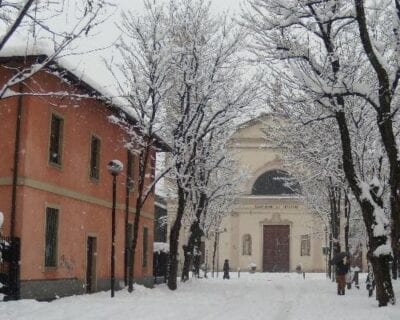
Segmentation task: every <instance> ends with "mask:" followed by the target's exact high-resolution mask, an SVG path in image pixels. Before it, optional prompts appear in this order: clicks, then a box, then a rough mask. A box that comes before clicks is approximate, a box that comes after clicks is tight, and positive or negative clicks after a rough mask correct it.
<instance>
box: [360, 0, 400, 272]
mask: <svg viewBox="0 0 400 320" xmlns="http://www.w3.org/2000/svg"><path fill="white" fill-rule="evenodd" d="M354 3H355V9H356V13H357V15H356V20H357V24H358V28H359V33H360V39H361V43H362V45H363V48H364V51H365V53H366V54H367V57H368V59H369V61H370V63H371V66H372V67H373V69H374V71H375V74H376V77H377V80H378V83H379V86H378V88H379V89H378V95H379V107H378V108H376V111H377V121H376V123H377V125H378V127H379V132H380V134H381V138H382V143H383V145H384V147H385V151H386V154H387V156H388V160H389V169H390V176H389V184H390V193H391V199H390V209H391V220H392V221H391V240H392V241H391V242H392V250H393V256H394V259H393V269H392V271H393V278H394V279H396V278H397V276H398V275H397V272H398V267H397V263H398V260H399V255H400V243H399V241H400V162H399V161H398V159H399V156H398V155H399V151H398V145H397V141H396V136H395V133H394V130H393V112H394V111H395V110H392V101H393V93H392V84H391V82H390V78H389V74H388V73H389V72H390V70H388V69H386V68H387V67H386V65H384V64H382V62H381V60H380V59H379V58H378V56H377V55H376V53H375V50H374V47H373V45H372V41H371V39H370V36H369V33H368V26H367V21H366V15H365V9H364V0H355V1H354ZM397 4H398V2H396V5H397ZM397 10H399V8H398V7H397ZM398 14H399V13H398Z"/></svg>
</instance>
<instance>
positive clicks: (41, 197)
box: [0, 72, 154, 281]
mask: <svg viewBox="0 0 400 320" xmlns="http://www.w3.org/2000/svg"><path fill="white" fill-rule="evenodd" d="M35 80H36V81H37V82H38V83H40V85H41V87H42V89H44V90H45V91H67V90H70V87H69V85H68V84H66V83H63V82H60V80H59V79H58V78H56V77H54V76H50V75H48V74H45V73H44V72H41V73H40V74H38V75H36V76H35ZM30 86H31V87H33V88H34V87H35V84H34V83H33V82H31V83H30ZM16 100H17V99H5V100H3V101H0V128H1V130H0V211H3V212H4V214H5V226H4V228H3V233H5V234H8V233H9V218H10V217H9V212H10V207H11V186H10V185H4V184H5V183H4V181H6V180H7V179H8V180H10V179H11V177H12V168H13V153H14V141H15V121H16V120H15V119H16ZM56 105H63V106H61V107H60V106H56ZM77 105H79V106H78V107H77ZM52 112H54V113H56V114H57V115H59V116H61V117H62V118H63V119H64V129H63V134H64V138H63V155H62V166H61V168H58V167H55V166H54V165H51V164H49V162H48V157H49V155H48V148H49V136H50V118H51V113H52ZM109 115H111V112H110V111H109V110H108V109H106V107H105V106H104V105H103V104H101V103H100V102H98V101H96V100H94V99H83V100H80V101H73V100H71V99H67V98H66V99H64V100H62V101H60V100H59V99H58V98H49V97H37V96H27V97H24V98H23V116H22V127H21V147H20V166H19V172H18V176H19V178H22V179H25V180H24V181H25V182H24V183H23V185H20V186H18V188H17V189H18V192H17V218H16V221H17V224H16V235H17V236H21V238H22V239H21V280H32V279H34V280H39V279H60V278H64V279H65V278H79V279H82V280H83V281H84V278H85V277H86V239H87V236H88V235H91V236H93V235H94V236H96V237H97V277H98V278H108V277H109V274H110V251H111V207H110V206H111V202H112V189H111V188H112V177H111V175H110V174H109V173H108V172H107V169H106V166H107V163H108V162H109V161H110V160H112V159H119V160H120V161H122V162H123V163H124V165H125V164H126V163H127V150H126V149H125V148H124V143H125V141H126V139H127V136H126V135H125V133H124V132H123V131H122V130H121V129H120V128H119V127H118V126H116V125H112V124H111V123H110V122H109V121H108V119H107V116H109ZM91 134H94V135H96V136H97V137H98V138H100V140H101V151H100V179H99V180H98V181H93V180H91V178H90V177H89V159H90V138H91ZM136 165H137V163H136ZM137 169H138V168H137V166H136V168H135V176H136V177H137V175H138V173H137ZM1 179H2V180H1ZM1 181H3V184H2V183H1ZM125 181H126V168H124V172H123V173H121V175H120V176H118V177H117V208H119V209H118V210H117V225H116V278H119V279H121V278H122V277H123V274H124V270H123V266H124V238H125V234H124V233H125V226H124V221H125V209H124V203H125V196H126V189H125ZM20 184H21V183H20ZM43 185H44V187H43ZM43 188H44V189H46V190H41V189H43ZM60 192H62V193H64V192H67V193H69V194H71V193H72V196H65V195H60V194H57V193H60ZM76 197H84V198H87V197H89V198H90V199H92V200H93V199H94V200H95V201H97V200H100V201H101V203H100V204H94V203H90V202H86V201H82V199H80V200H79V199H76ZM135 197H136V193H135V192H133V193H131V196H130V205H131V207H134V205H135ZM153 201H154V199H153V196H150V197H149V199H148V200H147V202H146V204H145V207H144V209H143V211H144V212H145V215H146V216H145V217H141V225H140V226H139V238H138V240H139V241H138V245H137V255H136V263H135V276H136V277H146V276H151V275H152V243H153V223H154V220H153V218H154V205H153V203H154V202H153ZM47 204H48V205H50V206H55V207H58V208H59V209H60V216H59V228H58V230H59V234H58V267H57V268H56V269H55V270H45V268H44V247H45V230H44V229H45V208H46V205H47ZM133 218H134V217H133V214H130V217H129V221H133ZM144 226H147V227H148V231H149V233H148V235H149V239H148V243H149V248H148V266H147V268H146V269H143V268H142V230H143V227H144Z"/></svg>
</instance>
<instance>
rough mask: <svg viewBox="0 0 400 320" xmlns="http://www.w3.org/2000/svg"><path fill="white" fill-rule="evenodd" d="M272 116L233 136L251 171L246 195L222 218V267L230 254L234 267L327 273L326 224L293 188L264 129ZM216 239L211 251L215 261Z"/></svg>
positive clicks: (241, 160)
mask: <svg viewBox="0 0 400 320" xmlns="http://www.w3.org/2000/svg"><path fill="white" fill-rule="evenodd" d="M268 121H273V120H272V119H271V118H270V117H269V116H268V115H267V116H263V117H261V118H258V119H255V120H252V121H250V122H248V123H246V124H244V125H242V126H241V127H240V128H239V129H238V130H237V132H236V133H235V134H234V135H233V137H232V138H231V140H230V148H231V150H232V151H233V153H234V155H235V157H236V159H237V160H238V162H239V164H240V166H241V167H242V168H243V169H245V170H247V171H248V172H249V179H248V180H247V181H246V183H245V186H244V190H245V191H244V194H243V195H242V196H240V197H239V198H238V199H237V200H236V205H235V208H234V210H233V211H232V212H229V213H227V216H226V217H225V218H224V220H223V222H222V226H221V228H220V232H219V235H218V237H216V240H217V246H216V247H217V252H216V259H217V262H216V263H217V264H218V268H219V269H221V268H222V264H223V261H224V260H225V259H229V263H230V267H231V271H236V270H238V269H240V270H248V269H249V266H253V268H255V269H256V271H260V272H292V271H296V269H297V270H299V269H301V271H305V272H323V271H325V270H326V265H327V260H326V256H324V255H323V252H322V251H323V250H322V247H323V246H325V245H326V243H325V241H326V240H325V239H326V238H325V236H326V235H325V232H324V226H323V224H322V221H321V220H320V218H319V217H318V216H317V215H315V214H313V213H312V212H310V210H309V209H308V208H307V207H306V206H305V205H304V203H303V201H302V199H301V197H300V196H298V194H296V192H295V189H296V188H297V186H296V184H295V183H294V184H292V185H291V186H290V187H289V186H287V184H286V183H285V178H288V177H290V173H289V172H287V169H286V168H284V167H283V162H282V159H281V155H280V150H279V149H278V148H276V147H275V146H274V143H273V141H269V140H268V134H266V133H265V132H264V130H263V127H264V126H265V122H268ZM214 241H215V240H214V239H212V240H211V241H209V243H207V246H206V247H207V250H206V256H207V259H208V265H209V266H212V256H213V254H212V253H213V246H214Z"/></svg>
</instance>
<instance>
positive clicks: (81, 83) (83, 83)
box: [0, 50, 170, 151]
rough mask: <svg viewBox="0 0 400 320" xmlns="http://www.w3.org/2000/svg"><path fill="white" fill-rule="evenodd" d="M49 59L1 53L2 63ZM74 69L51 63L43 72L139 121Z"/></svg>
mask: <svg viewBox="0 0 400 320" xmlns="http://www.w3.org/2000/svg"><path fill="white" fill-rule="evenodd" d="M47 57H48V55H47V54H39V53H38V54H28V55H22V54H18V51H16V52H15V53H13V51H5V52H3V50H2V51H1V52H0V62H1V63H12V62H17V63H18V62H22V63H24V62H25V61H30V60H31V61H37V62H38V63H40V62H41V61H44V59H46V58H47ZM72 69H74V68H73V67H72V66H70V65H69V64H68V62H67V61H65V60H63V61H62V62H60V61H57V62H56V61H51V62H50V63H49V64H48V65H47V66H46V67H45V68H44V69H43V70H44V71H48V72H51V73H52V74H53V75H56V76H58V77H60V78H61V79H63V80H66V81H68V83H70V84H72V85H73V86H74V87H76V88H78V89H80V90H82V91H83V92H85V93H86V94H87V95H88V96H89V97H92V98H95V99H98V100H100V101H101V102H102V103H104V104H105V105H106V106H107V107H108V108H109V109H110V110H111V111H112V112H114V113H115V114H117V115H118V116H123V117H124V118H125V119H127V120H128V121H129V122H130V123H131V124H133V125H134V124H136V123H137V120H136V118H135V116H134V114H133V112H132V111H131V110H129V108H128V107H126V106H124V105H123V104H122V103H120V102H119V101H117V100H116V99H112V98H110V97H112V94H111V92H108V91H107V89H105V88H104V87H102V86H101V85H100V83H99V82H98V81H96V80H94V79H93V78H91V77H90V76H89V75H86V74H85V75H81V76H79V77H78V76H77V75H76V74H75V73H74V72H72V71H71V70H72ZM154 137H155V140H156V147H157V148H158V150H159V151H169V150H170V147H169V145H168V144H167V143H166V142H165V141H164V140H163V139H161V138H160V137H159V136H158V135H154Z"/></svg>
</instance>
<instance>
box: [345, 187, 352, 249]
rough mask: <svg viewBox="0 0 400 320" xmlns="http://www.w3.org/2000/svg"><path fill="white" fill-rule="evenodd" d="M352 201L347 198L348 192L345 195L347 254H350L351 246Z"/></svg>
mask: <svg viewBox="0 0 400 320" xmlns="http://www.w3.org/2000/svg"><path fill="white" fill-rule="evenodd" d="M350 213H351V207H350V201H349V197H348V196H347V192H345V194H344V216H345V218H346V224H345V226H344V247H345V251H346V253H347V254H349V253H350V245H349V238H350Z"/></svg>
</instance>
